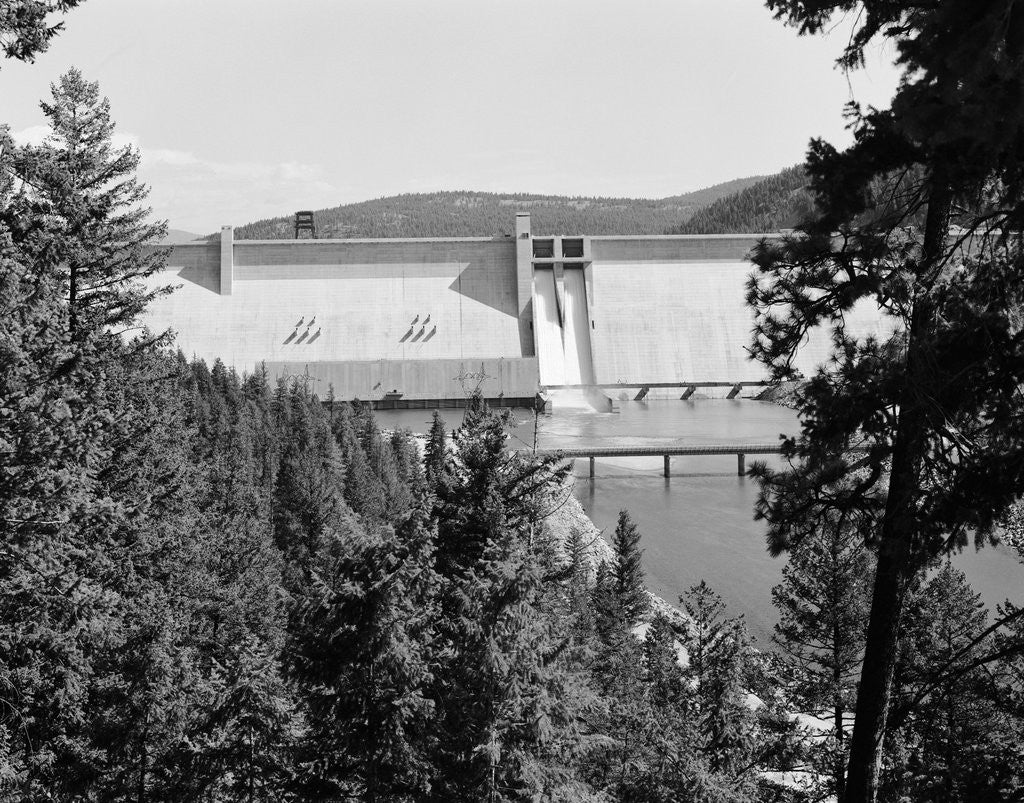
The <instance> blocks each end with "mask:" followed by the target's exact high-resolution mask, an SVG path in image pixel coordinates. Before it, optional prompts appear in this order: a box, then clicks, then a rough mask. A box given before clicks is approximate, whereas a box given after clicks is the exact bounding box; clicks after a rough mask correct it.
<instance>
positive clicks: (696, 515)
mask: <svg viewBox="0 0 1024 803" xmlns="http://www.w3.org/2000/svg"><path fill="white" fill-rule="evenodd" d="M440 412H441V414H442V415H443V416H444V418H445V420H446V422H447V423H448V425H449V428H452V427H456V426H458V424H459V423H460V422H461V420H462V411H460V410H442V411H440ZM515 414H516V417H517V418H518V419H519V420H520V421H521V422H522V423H521V424H520V425H519V426H518V427H516V429H515V432H514V437H515V438H517V439H518V440H520V441H521V442H522V443H523V444H525V445H530V444H531V443H532V442H533V440H534V434H535V430H536V440H537V444H538V446H539V447H540V448H549V449H557V448H564V449H568V448H580V447H586V446H630V445H640V446H652V447H656V446H664V445H684V444H685V445H700V444H712V443H722V444H729V443H736V444H741V443H772V442H775V441H776V440H777V439H778V437H779V435H780V434H781V433H786V434H792V433H795V432H796V431H797V430H798V428H799V425H798V421H797V417H796V414H795V413H794V412H793V411H792V410H788V409H786V408H784V407H779V406H778V405H774V404H767V403H762V402H755V401H750V400H725V399H721V400H700V401H686V402H683V401H651V402H646V403H645V402H623V403H621V412H620V413H618V414H611V413H597V412H593V411H590V410H556V411H555V412H554V413H553V414H552V415H543V416H539V417H537V418H536V419H535V418H534V416H533V415H532V414H531V413H529V412H527V411H522V410H519V411H516V412H515ZM377 416H378V420H379V421H380V422H381V423H382V425H384V426H389V427H394V426H401V427H408V428H410V429H412V430H413V431H417V432H423V431H425V430H426V428H427V427H429V425H430V420H431V413H430V411H423V410H405V411H388V412H383V411H382V412H379V413H378V414H377ZM764 459H766V460H767V461H768V462H769V464H774V465H780V463H781V460H780V458H779V457H777V456H773V455H768V456H766V457H765V458H764ZM747 460H748V461H750V460H751V458H749V457H748V458H747ZM748 464H749V462H748ZM588 470H589V466H588V461H587V460H578V461H576V464H575V469H574V481H575V486H574V491H573V492H574V494H575V496H576V498H577V499H579V501H580V502H581V504H582V505H583V508H584V510H586V512H587V514H588V515H589V516H590V518H591V519H592V520H593V521H594V523H595V524H596V525H597V526H598V527H600V528H602V529H603V530H604V531H605V534H606V536H610V535H611V533H612V532H613V531H614V529H615V522H616V519H617V517H618V513H619V510H621V509H622V508H627V509H628V510H629V512H630V515H631V516H632V518H633V519H634V521H636V522H637V524H638V526H639V528H640V531H641V533H642V535H643V541H642V546H643V549H644V566H645V569H646V572H647V582H648V585H649V587H650V588H651V590H652V591H654V592H655V593H656V594H658V595H659V596H661V597H663V598H664V599H666V600H668V601H669V602H673V603H676V602H677V601H678V598H679V595H680V594H681V593H682V592H683V591H684V590H686V589H687V588H689V587H690V586H692V585H694V584H695V583H698V582H700V580H702V579H703V580H706V581H707V582H708V583H709V584H710V585H711V586H712V587H714V588H715V589H716V590H717V591H718V593H720V594H721V595H722V596H723V597H724V598H725V600H726V602H727V604H728V609H729V612H730V613H732V614H743V616H744V617H745V618H746V620H747V623H748V625H749V627H750V630H751V632H752V633H753V634H754V635H755V636H756V637H757V638H758V640H759V642H760V643H761V644H763V645H766V644H767V641H768V639H769V638H770V634H771V629H772V626H773V625H774V623H775V621H776V619H777V617H776V613H775V609H774V608H773V607H772V604H771V588H772V586H773V585H775V584H776V583H778V582H779V580H780V578H781V571H782V566H783V562H784V559H782V558H780V559H773V558H772V557H771V556H769V555H768V552H767V550H766V547H765V527H764V524H763V523H761V522H755V521H754V520H753V515H752V510H753V505H754V501H755V499H756V497H757V484H756V483H755V482H753V481H752V480H750V479H748V478H745V477H738V476H737V475H736V457H735V456H732V455H724V456H708V457H674V458H672V477H671V478H669V479H666V478H664V477H663V476H662V458H661V457H660V456H659V457H643V458H615V459H609V460H598V461H597V462H596V472H595V473H596V476H595V477H594V479H592V480H591V479H590V478H589V477H588ZM954 563H955V565H957V566H959V567H960V568H961V569H963V571H965V572H966V573H967V575H968V578H969V579H970V581H971V583H972V584H973V585H974V588H975V590H976V591H978V592H979V593H981V595H982V597H983V599H984V600H985V602H986V603H987V604H988V605H989V606H990V607H994V605H995V604H997V603H999V602H1002V601H1003V600H1004V599H1006V598H1009V599H1011V600H1013V601H1015V602H1018V603H1020V602H1022V601H1024V567H1022V566H1021V564H1020V563H1019V562H1018V561H1017V558H1016V553H1014V552H1013V551H1012V550H1010V549H1008V548H1006V547H1002V546H999V547H987V548H985V549H983V550H981V551H980V552H975V551H974V549H973V548H970V549H968V550H966V551H965V552H964V553H962V554H960V555H958V556H956V557H955V558H954Z"/></svg>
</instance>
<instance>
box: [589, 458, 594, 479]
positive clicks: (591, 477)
mask: <svg viewBox="0 0 1024 803" xmlns="http://www.w3.org/2000/svg"><path fill="white" fill-rule="evenodd" d="M590 479H594V458H593V457H591V458H590Z"/></svg>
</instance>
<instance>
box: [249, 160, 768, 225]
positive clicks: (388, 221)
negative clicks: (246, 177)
mask: <svg viewBox="0 0 1024 803" xmlns="http://www.w3.org/2000/svg"><path fill="white" fill-rule="evenodd" d="M760 178H761V177H759V176H755V177H752V178H743V179H736V180H734V181H729V182H726V183H724V184H718V185H715V186H714V187H708V188H706V189H702V190H697V191H695V192H690V193H685V194H683V195H674V196H672V197H669V198H662V199H659V200H645V199H637V198H582V197H581V198H570V197H567V196H561V195H529V194H510V195H502V194H498V193H487V192H435V193H421V194H413V195H396V196H392V197H390V198H379V199H377V200H373V201H363V202H362V203H355V204H346V205H344V206H336V207H333V208H331V209H321V210H319V211H317V212H316V225H317V235H318V236H319V237H322V238H327V237H489V236H492V235H495V234H512V233H513V229H514V227H515V213H516V212H517V211H528V212H530V215H531V223H532V226H533V231H534V232H535V233H537V234H664V233H665V232H666V231H668V230H669V229H670V228H672V227H673V226H677V225H679V222H680V221H682V220H686V219H687V218H688V217H689V216H690V215H692V214H693V213H694V211H695V210H697V209H698V208H699V207H701V206H703V205H705V204H708V203H711V202H712V201H714V200H715V199H717V198H721V197H723V196H725V195H728V194H730V193H733V192H735V191H737V190H740V189H743V188H744V187H747V186H750V185H751V184H752V183H754V182H756V181H758V180H760ZM293 221H294V217H293V213H289V214H287V215H286V216H284V217H279V218H270V219H268V220H260V221H257V222H255V223H248V224H245V225H242V226H238V227H236V229H235V237H236V238H238V239H244V240H272V239H280V238H290V237H292V236H294V227H293Z"/></svg>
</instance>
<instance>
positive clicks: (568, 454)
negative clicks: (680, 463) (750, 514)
mask: <svg viewBox="0 0 1024 803" xmlns="http://www.w3.org/2000/svg"><path fill="white" fill-rule="evenodd" d="M781 453H782V447H781V446H780V445H779V444H777V443H722V444H705V445H699V446H584V447H580V448H577V449H538V450H537V455H539V456H542V457H559V458H562V459H565V460H575V459H577V458H583V457H586V458H588V459H589V460H590V476H591V477H593V476H594V461H595V460H596V459H597V458H599V457H656V456H659V455H660V456H661V457H662V458H664V461H665V476H666V477H670V476H672V474H671V458H673V457H682V456H696V455H719V454H734V455H736V471H737V474H738V475H739V476H741V477H742V476H743V475H744V474H746V456H747V455H748V454H781Z"/></svg>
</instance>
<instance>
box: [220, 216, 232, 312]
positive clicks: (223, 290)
mask: <svg viewBox="0 0 1024 803" xmlns="http://www.w3.org/2000/svg"><path fill="white" fill-rule="evenodd" d="M234 251H235V230H234V229H233V228H231V226H221V227H220V294H221V295H222V296H229V295H231V280H232V279H233V278H234V274H235V253H234Z"/></svg>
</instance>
